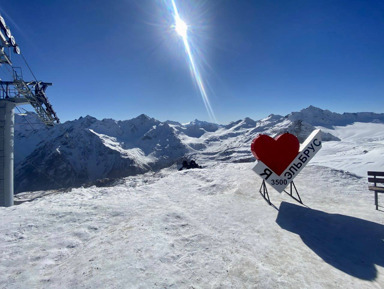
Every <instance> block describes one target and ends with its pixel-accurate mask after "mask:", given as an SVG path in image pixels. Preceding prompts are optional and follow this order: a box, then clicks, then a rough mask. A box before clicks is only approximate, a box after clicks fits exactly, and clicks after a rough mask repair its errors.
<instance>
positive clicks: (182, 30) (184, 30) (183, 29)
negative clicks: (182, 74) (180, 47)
mask: <svg viewBox="0 0 384 289" xmlns="http://www.w3.org/2000/svg"><path fill="white" fill-rule="evenodd" d="M172 8H173V13H174V19H175V30H176V32H177V33H178V34H179V35H180V36H181V38H182V39H183V43H184V47H185V52H186V53H187V55H188V60H189V66H190V69H191V71H192V73H193V76H194V78H195V81H196V83H197V86H198V87H199V91H200V94H201V97H202V99H203V102H204V105H205V108H206V110H207V112H208V115H209V117H210V118H211V120H213V121H214V122H215V123H217V120H216V117H215V114H214V112H213V109H212V106H211V104H210V102H209V98H208V95H207V92H206V90H205V87H204V83H203V80H202V78H201V74H200V72H199V69H198V68H197V66H196V63H195V59H194V57H193V54H192V51H191V47H190V45H189V42H188V26H187V25H186V24H185V23H184V21H183V20H181V18H180V15H179V12H178V10H177V7H176V3H175V0H172Z"/></svg>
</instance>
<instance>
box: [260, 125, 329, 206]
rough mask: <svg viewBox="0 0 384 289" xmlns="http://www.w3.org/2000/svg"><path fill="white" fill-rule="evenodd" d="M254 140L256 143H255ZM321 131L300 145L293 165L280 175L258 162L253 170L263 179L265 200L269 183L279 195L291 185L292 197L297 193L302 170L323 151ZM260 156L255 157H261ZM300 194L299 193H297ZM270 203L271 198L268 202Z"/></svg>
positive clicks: (316, 131)
mask: <svg viewBox="0 0 384 289" xmlns="http://www.w3.org/2000/svg"><path fill="white" fill-rule="evenodd" d="M255 140H256V139H255ZM255 140H254V141H255ZM321 146H322V142H321V130H319V129H317V130H314V131H313V132H312V133H311V134H310V135H309V136H308V138H307V139H306V140H305V141H304V143H303V144H301V145H300V149H299V152H298V154H297V155H296V157H295V158H294V159H293V161H291V163H290V164H289V165H288V166H287V167H286V168H285V169H284V171H283V172H282V173H281V174H280V175H279V174H277V173H275V172H274V171H273V169H271V168H270V167H268V166H267V165H266V164H265V163H263V162H262V161H261V160H260V159H258V160H257V163H256V165H255V166H254V168H253V170H254V171H255V173H256V174H258V175H259V176H260V177H261V178H262V179H263V184H262V187H263V185H264V187H263V188H260V192H261V190H263V193H264V198H265V193H267V194H268V191H267V190H266V186H265V182H267V183H268V184H269V185H270V186H272V187H273V188H274V189H275V190H276V191H278V192H279V193H281V192H283V191H285V189H286V187H287V186H288V185H290V193H289V195H290V196H291V197H293V196H292V189H293V188H294V189H295V190H296V193H297V189H296V186H295V185H294V183H293V180H294V178H295V177H296V176H297V175H298V174H299V173H300V172H301V170H302V169H303V168H304V167H305V166H306V165H307V164H308V162H309V161H310V160H311V159H312V158H313V157H314V156H315V155H316V154H317V152H318V151H319V150H320V149H321ZM259 154H260V152H259V153H258V154H255V153H254V155H259ZM297 194H298V193H297ZM298 197H299V199H300V200H299V202H301V198H300V196H299V195H298ZM267 201H269V196H268V200H267Z"/></svg>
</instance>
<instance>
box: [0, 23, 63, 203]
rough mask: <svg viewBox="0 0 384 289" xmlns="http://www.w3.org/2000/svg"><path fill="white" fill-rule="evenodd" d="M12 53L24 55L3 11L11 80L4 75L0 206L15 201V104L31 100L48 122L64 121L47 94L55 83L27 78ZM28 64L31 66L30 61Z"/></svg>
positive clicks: (1, 34)
mask: <svg viewBox="0 0 384 289" xmlns="http://www.w3.org/2000/svg"><path fill="white" fill-rule="evenodd" d="M12 55H14V56H15V57H16V56H17V55H20V56H22V55H21V53H20V48H19V46H18V45H17V44H16V41H15V38H14V37H13V36H12V33H11V30H10V29H9V27H8V26H7V25H6V23H5V21H4V18H3V17H2V16H1V15H0V66H4V67H6V68H7V71H8V72H9V80H3V79H0V207H9V206H13V204H14V202H13V194H14V191H13V171H14V167H13V166H14V164H13V160H14V157H13V153H14V120H15V116H14V108H15V107H16V106H18V105H23V104H30V105H32V107H33V108H34V109H35V111H36V113H37V115H38V116H39V118H40V119H41V121H42V122H43V123H44V124H46V125H48V126H52V125H54V123H59V122H60V120H59V118H58V117H57V115H56V113H55V111H54V110H53V108H52V105H51V104H50V103H49V101H48V98H47V96H46V94H45V90H46V89H47V87H48V86H51V85H52V83H48V82H42V81H37V80H36V79H35V80H34V81H25V80H24V79H23V74H22V70H21V67H14V66H13V64H12ZM22 58H23V59H24V57H22ZM24 61H25V59H24ZM25 64H26V65H27V66H28V64H27V63H26V61H25ZM28 68H29V66H28ZM32 75H33V73H32Z"/></svg>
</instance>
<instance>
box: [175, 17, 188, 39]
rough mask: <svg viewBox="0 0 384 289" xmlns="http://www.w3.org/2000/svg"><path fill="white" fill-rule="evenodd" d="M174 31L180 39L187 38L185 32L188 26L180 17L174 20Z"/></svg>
mask: <svg viewBox="0 0 384 289" xmlns="http://www.w3.org/2000/svg"><path fill="white" fill-rule="evenodd" d="M175 22H176V23H175V30H176V32H177V34H179V35H180V36H181V37H183V38H186V37H187V31H188V25H187V24H185V22H184V21H183V20H181V19H180V17H176V19H175Z"/></svg>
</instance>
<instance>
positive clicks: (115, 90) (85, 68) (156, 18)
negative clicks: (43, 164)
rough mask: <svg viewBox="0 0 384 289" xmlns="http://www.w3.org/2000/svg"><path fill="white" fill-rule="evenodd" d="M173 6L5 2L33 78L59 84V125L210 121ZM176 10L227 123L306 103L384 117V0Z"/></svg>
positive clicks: (147, 0) (215, 0)
mask: <svg viewBox="0 0 384 289" xmlns="http://www.w3.org/2000/svg"><path fill="white" fill-rule="evenodd" d="M167 2H168V5H167ZM169 2H170V1H165V0H113V1H107V0H82V1H73V0H67V1H63V0H60V1H58V0H46V1H44V0H33V1H31V0H0V9H1V10H0V12H1V14H2V16H4V18H5V20H6V22H7V24H8V26H10V28H11V30H12V33H13V35H14V36H15V38H16V41H17V43H18V44H19V46H20V48H21V51H22V53H23V55H24V56H25V58H26V59H27V61H28V63H29V65H30V66H31V68H32V70H33V72H34V74H35V75H36V77H37V78H38V79H39V80H43V81H46V82H53V84H54V86H52V87H50V88H48V90H47V95H48V97H49V99H50V101H51V103H52V105H53V107H54V109H55V110H56V112H57V114H58V116H59V117H60V118H61V119H62V121H66V120H72V119H76V118H79V117H80V116H85V115H92V116H94V117H96V118H98V119H103V118H113V119H117V120H124V119H130V118H132V117H135V116H137V115H139V114H141V113H145V114H147V115H149V116H151V117H154V118H156V119H159V120H162V121H164V120H167V119H170V120H176V121H180V122H188V121H190V120H193V119H195V118H197V119H200V120H207V121H210V119H209V116H208V113H207V111H206V109H205V106H204V103H203V101H202V98H201V95H200V92H199V89H198V87H197V86H196V84H195V81H194V79H193V77H192V75H191V71H190V68H189V64H188V59H187V56H186V53H185V50H184V46H183V42H182V40H181V38H180V37H179V36H178V35H177V34H176V33H175V31H174V30H173V29H172V24H173V17H172V15H171V10H170V9H169ZM175 2H176V4H177V6H178V9H179V13H180V16H181V18H182V19H183V20H184V21H185V22H186V23H187V24H188V25H189V30H188V37H189V41H190V43H191V46H192V51H193V53H194V57H195V59H196V61H197V63H198V67H199V69H200V73H201V75H202V79H203V82H204V84H205V87H206V91H207V94H208V97H209V99H210V103H211V106H212V108H213V111H214V113H215V115H216V118H217V120H218V122H219V123H228V122H230V121H233V120H238V119H241V118H244V117H246V116H248V117H251V118H253V119H260V118H262V117H265V116H267V115H269V114H271V113H274V114H282V115H285V114H288V113H290V112H292V111H298V110H301V109H302V108H305V107H307V106H309V105H315V106H318V107H320V108H324V109H329V110H332V111H335V112H358V111H373V112H384V111H383V108H384V97H383V96H384V81H383V80H384V2H383V1H380V0H376V1H374V0H359V1H357V0H344V1H341V0H321V1H320V0H319V1H314V0H292V1H288V0H276V1H271V0H255V1H251V0H236V1H231V0H209V1H208V0H204V1H203V0H194V1H192V0H189V1H186V0H175ZM24 70H25V77H27V76H28V74H27V71H26V69H24ZM29 109H30V110H32V108H31V107H30V108H29Z"/></svg>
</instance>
